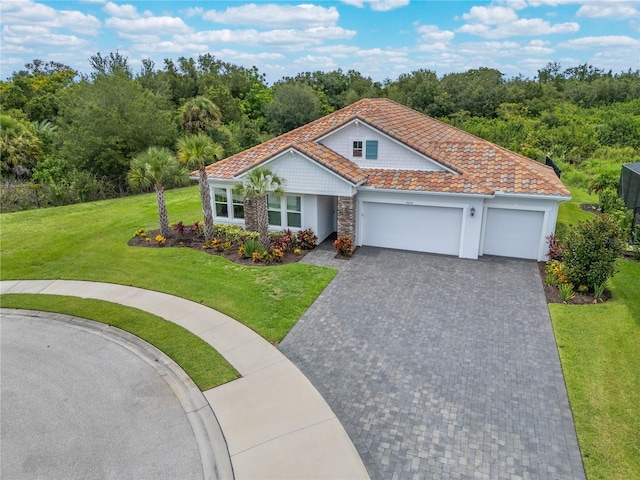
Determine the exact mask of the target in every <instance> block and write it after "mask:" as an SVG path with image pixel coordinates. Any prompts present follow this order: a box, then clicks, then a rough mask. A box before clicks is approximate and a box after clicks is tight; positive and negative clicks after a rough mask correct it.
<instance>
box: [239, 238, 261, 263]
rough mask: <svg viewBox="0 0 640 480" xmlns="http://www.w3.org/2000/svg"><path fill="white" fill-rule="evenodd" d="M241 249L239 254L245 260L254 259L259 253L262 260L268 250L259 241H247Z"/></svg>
mask: <svg viewBox="0 0 640 480" xmlns="http://www.w3.org/2000/svg"><path fill="white" fill-rule="evenodd" d="M240 249H242V253H240ZM240 249H238V252H239V253H240V255H242V256H243V257H245V258H252V259H253V258H254V253H258V254H259V255H260V258H262V256H263V255H264V254H265V253H267V251H266V249H265V248H264V247H263V246H262V245H261V244H260V242H258V241H257V240H247V241H246V242H244V244H243V245H242V247H240ZM255 261H256V260H254V262H255Z"/></svg>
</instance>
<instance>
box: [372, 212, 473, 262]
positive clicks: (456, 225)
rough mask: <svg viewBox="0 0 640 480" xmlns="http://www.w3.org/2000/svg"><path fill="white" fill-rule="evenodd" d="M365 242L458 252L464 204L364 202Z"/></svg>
mask: <svg viewBox="0 0 640 480" xmlns="http://www.w3.org/2000/svg"><path fill="white" fill-rule="evenodd" d="M362 207H363V212H362V213H363V215H362V216H361V217H360V218H361V221H362V222H363V225H362V230H361V231H362V244H363V245H370V246H373V247H385V248H398V249H401V250H414V251H418V252H431V253H444V254H448V255H456V256H458V255H459V253H460V235H461V233H462V212H463V210H462V209H461V208H448V207H427V206H419V205H403V204H393V203H373V202H364V203H363V204H362Z"/></svg>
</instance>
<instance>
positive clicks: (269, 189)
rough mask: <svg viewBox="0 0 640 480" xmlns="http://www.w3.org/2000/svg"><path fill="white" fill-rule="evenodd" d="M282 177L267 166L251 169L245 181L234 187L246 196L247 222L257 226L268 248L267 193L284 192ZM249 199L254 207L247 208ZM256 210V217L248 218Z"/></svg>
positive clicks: (280, 193)
mask: <svg viewBox="0 0 640 480" xmlns="http://www.w3.org/2000/svg"><path fill="white" fill-rule="evenodd" d="M282 183H283V182H282V179H281V178H280V177H278V176H277V175H275V174H273V173H272V172H271V171H270V170H269V169H267V168H256V169H254V170H251V171H250V172H249V174H248V175H247V177H246V179H245V180H244V182H243V183H237V184H235V185H234V187H233V193H235V194H236V195H241V196H242V197H244V198H245V222H246V223H247V224H253V223H254V222H255V225H256V226H257V230H258V234H259V237H258V240H259V241H260V243H261V244H262V246H264V247H265V248H267V247H268V246H269V211H268V209H267V195H277V196H278V197H280V196H281V195H282V193H283V190H282ZM247 201H250V202H253V203H254V208H252V209H249V208H247ZM252 211H253V212H255V216H256V218H255V219H251V218H247V217H248V216H250V215H251V213H252Z"/></svg>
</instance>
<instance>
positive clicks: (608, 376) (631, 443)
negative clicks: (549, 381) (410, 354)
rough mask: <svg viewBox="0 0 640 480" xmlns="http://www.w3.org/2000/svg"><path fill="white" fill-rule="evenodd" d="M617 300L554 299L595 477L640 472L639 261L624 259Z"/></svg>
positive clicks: (610, 479) (613, 285) (622, 478)
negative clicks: (576, 302)
mask: <svg viewBox="0 0 640 480" xmlns="http://www.w3.org/2000/svg"><path fill="white" fill-rule="evenodd" d="M609 288H610V290H611V293H612V295H613V298H612V300H610V301H608V302H606V303H604V304H598V305H560V304H552V305H549V310H550V312H551V319H552V322H553V328H554V332H555V335H556V341H557V343H558V350H559V352H560V360H561V361H562V369H563V372H564V377H565V382H566V384H567V391H568V393H569V399H570V402H571V409H572V411H573V418H574V421H575V425H576V431H577V433H578V441H579V443H580V449H581V452H582V458H583V462H584V466H585V470H586V473H587V477H588V478H589V480H595V479H602V480H605V479H606V480H614V479H619V480H626V479H630V478H640V368H639V366H640V263H637V262H630V261H620V272H619V273H618V274H617V275H616V276H615V277H614V278H613V279H612V280H610V282H609Z"/></svg>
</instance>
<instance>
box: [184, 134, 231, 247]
mask: <svg viewBox="0 0 640 480" xmlns="http://www.w3.org/2000/svg"><path fill="white" fill-rule="evenodd" d="M223 154H224V150H223V148H222V146H221V145H219V144H217V143H215V142H214V141H213V140H211V138H209V137H208V136H207V135H205V134H204V133H196V134H191V135H186V136H184V137H182V138H180V139H179V140H178V158H179V159H180V162H181V163H182V164H183V165H186V166H187V167H189V168H197V169H198V178H199V184H200V201H201V202H202V215H203V216H204V238H205V239H206V240H212V239H213V236H214V228H213V210H212V208H211V193H210V191H209V184H208V183H207V171H206V167H207V165H209V164H210V163H212V162H216V161H218V160H219V159H220V158H222V155H223Z"/></svg>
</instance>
